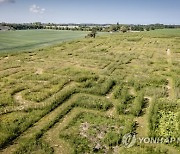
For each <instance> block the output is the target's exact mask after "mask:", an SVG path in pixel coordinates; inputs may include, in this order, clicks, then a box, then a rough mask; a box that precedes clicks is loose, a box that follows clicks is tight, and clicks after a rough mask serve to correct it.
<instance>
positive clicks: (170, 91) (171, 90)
mask: <svg viewBox="0 0 180 154" xmlns="http://www.w3.org/2000/svg"><path fill="white" fill-rule="evenodd" d="M167 62H168V72H170V71H171V67H172V53H171V50H170V49H167ZM167 81H168V84H167V86H166V88H167V89H168V98H169V99H174V98H175V92H174V87H173V79H172V78H171V77H168V78H167Z"/></svg>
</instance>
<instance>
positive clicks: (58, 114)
mask: <svg viewBox="0 0 180 154" xmlns="http://www.w3.org/2000/svg"><path fill="white" fill-rule="evenodd" d="M67 88H69V87H67ZM78 95H79V94H78V93H77V94H74V95H73V96H71V97H70V99H69V100H67V101H64V102H63V103H62V105H60V106H58V107H57V108H55V109H54V110H53V111H51V112H50V113H49V114H47V115H45V116H44V117H43V118H41V119H40V120H39V121H38V122H36V123H35V124H34V125H33V126H32V127H30V128H28V129H27V131H25V132H23V133H22V134H21V135H20V136H19V137H18V138H17V139H16V140H15V141H14V142H13V144H11V145H10V146H8V147H7V148H6V149H4V150H3V151H2V153H4V154H6V153H13V152H15V151H16V150H17V148H18V147H19V145H20V142H23V141H24V140H29V139H31V138H34V137H36V136H41V135H43V133H44V132H45V131H47V130H48V129H49V128H51V127H52V126H53V125H54V124H55V123H56V122H57V121H59V120H60V119H62V118H64V116H65V115H66V114H68V113H69V112H70V111H71V110H72V109H73V108H74V106H75V104H74V100H76V98H77V97H78ZM92 96H93V95H92Z"/></svg>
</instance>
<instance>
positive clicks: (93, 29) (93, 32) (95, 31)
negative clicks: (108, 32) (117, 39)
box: [86, 28, 97, 38]
mask: <svg viewBox="0 0 180 154" xmlns="http://www.w3.org/2000/svg"><path fill="white" fill-rule="evenodd" d="M96 34H97V30H96V28H92V31H91V33H89V34H88V35H87V36H86V38H87V37H93V38H95V37H96Z"/></svg>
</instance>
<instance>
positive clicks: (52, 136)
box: [42, 107, 102, 154]
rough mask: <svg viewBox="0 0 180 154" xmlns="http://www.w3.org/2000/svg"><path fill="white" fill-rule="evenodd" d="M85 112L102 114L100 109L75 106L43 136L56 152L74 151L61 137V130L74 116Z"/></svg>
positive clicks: (59, 153)
mask: <svg viewBox="0 0 180 154" xmlns="http://www.w3.org/2000/svg"><path fill="white" fill-rule="evenodd" d="M83 112H87V113H96V114H102V113H101V112H100V111H96V110H90V109H84V108H79V107H77V108H73V109H72V110H71V111H70V112H69V113H68V114H66V115H65V116H64V118H63V119H62V120H61V121H60V122H58V123H57V124H55V126H54V127H53V128H51V129H50V130H48V131H47V132H46V133H45V134H44V136H43V137H42V138H43V139H44V140H45V141H46V142H47V143H48V144H49V145H50V146H51V147H53V149H54V152H55V154H65V153H70V152H71V151H73V149H71V147H70V145H68V144H67V143H66V142H65V141H64V140H62V139H61V138H60V137H59V133H60V131H62V130H63V129H64V128H65V127H66V126H67V125H68V124H69V123H70V122H71V121H73V119H74V118H76V117H77V116H78V115H81V114H82V113H83Z"/></svg>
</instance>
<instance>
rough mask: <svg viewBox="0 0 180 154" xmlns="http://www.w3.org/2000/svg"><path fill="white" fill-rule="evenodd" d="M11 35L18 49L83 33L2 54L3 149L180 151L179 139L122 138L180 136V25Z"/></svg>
mask: <svg viewBox="0 0 180 154" xmlns="http://www.w3.org/2000/svg"><path fill="white" fill-rule="evenodd" d="M21 33H22V34H21ZM40 33H41V35H40ZM3 34H6V37H0V39H1V40H3V41H2V42H4V43H2V42H1V44H4V48H5V46H6V48H7V44H8V42H9V44H11V45H9V46H8V48H13V47H17V49H18V46H19V49H22V48H24V49H28V48H27V47H23V46H24V42H25V41H27V42H28V43H29V42H31V43H32V44H33V42H34V43H35V42H36V41H37V40H38V41H39V42H40V44H41V43H43V42H48V41H50V44H51V41H52V42H53V43H56V42H59V41H61V40H64V39H65V38H63V37H62V35H63V36H65V37H66V40H67V39H72V36H73V38H78V39H73V40H71V41H65V42H63V43H60V44H56V45H52V46H48V47H44V48H42V49H41V50H40V51H39V50H38V49H34V50H33V51H29V52H21V53H11V52H9V53H8V54H7V55H0V136H1V138H0V153H3V154H7V153H13V152H15V153H48V154H50V153H57V154H59V153H70V154H71V153H120V154H122V153H126V154H127V153H129V154H131V153H139V154H164V153H166V154H172V153H173V154H178V153H180V148H179V144H177V143H176V142H174V143H171V144H150V143H149V144H145V143H144V144H140V142H138V141H137V143H136V144H135V145H134V146H133V147H132V148H125V147H124V145H123V144H122V139H123V136H124V135H125V134H127V133H135V134H136V136H137V137H164V138H169V137H172V136H173V137H175V138H178V137H179V136H180V69H179V68H180V63H179V60H180V51H179V50H180V30H179V29H175V30H155V31H149V32H139V33H124V34H123V33H113V34H107V35H99V36H97V38H95V39H94V38H86V39H85V38H81V37H83V36H84V34H85V33H82V32H70V31H69V32H65V31H40V30H38V31H24V32H23V31H15V32H7V33H6V32H5V33H0V35H3ZM7 34H8V37H10V39H12V40H14V41H12V42H13V43H14V46H13V43H11V41H10V40H8V39H7V40H6V39H5V38H7ZM27 34H28V35H27ZM72 34H74V35H72ZM11 35H14V37H11ZM18 35H19V36H18ZM20 35H22V37H23V39H22V37H21V36H20ZM35 36H37V37H35ZM59 36H60V37H59ZM77 36H78V37H77ZM16 37H17V39H15V38H16ZM13 38H14V39H13ZM20 40H21V41H22V40H23V41H22V42H21V41H20ZM5 42H7V43H5ZM28 43H27V44H28ZM37 46H39V44H38V45H37ZM37 46H36V45H35V44H34V47H37ZM0 47H1V49H2V48H3V47H2V45H1V46H0ZM41 47H42V46H41ZM30 48H31V49H32V46H31V47H30Z"/></svg>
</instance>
